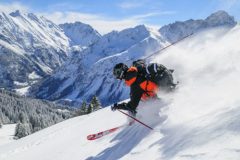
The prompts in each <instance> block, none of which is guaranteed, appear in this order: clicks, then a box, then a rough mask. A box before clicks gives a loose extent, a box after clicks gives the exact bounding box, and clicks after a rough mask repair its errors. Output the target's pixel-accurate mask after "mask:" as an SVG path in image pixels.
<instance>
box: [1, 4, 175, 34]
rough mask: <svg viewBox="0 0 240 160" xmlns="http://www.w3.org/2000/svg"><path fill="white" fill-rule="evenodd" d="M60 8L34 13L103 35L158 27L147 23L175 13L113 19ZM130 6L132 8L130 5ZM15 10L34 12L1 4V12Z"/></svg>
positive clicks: (25, 6)
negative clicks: (90, 28)
mask: <svg viewBox="0 0 240 160" xmlns="http://www.w3.org/2000/svg"><path fill="white" fill-rule="evenodd" d="M123 4H125V5H126V6H127V3H123ZM133 4H135V3H132V7H133ZM140 4H143V1H142V2H141V3H139V5H140ZM59 6H60V8H61V7H62V6H63V4H56V5H55V7H54V8H55V10H56V11H54V12H52V9H51V10H48V11H46V12H41V13H35V12H34V13H35V14H38V15H42V16H44V17H46V18H47V19H49V20H51V21H53V22H55V23H57V24H61V23H67V22H76V21H80V22H83V23H86V24H89V25H91V26H92V27H93V28H95V29H96V30H98V31H99V32H100V33H101V34H106V33H109V32H111V31H112V30H118V31H120V30H123V29H125V28H129V27H134V26H137V25H140V24H145V25H148V26H153V25H154V27H157V25H155V24H148V23H146V20H148V19H149V18H150V17H154V16H160V15H166V14H173V13H174V12H152V13H146V14H139V15H134V16H129V17H125V18H111V17H108V16H106V15H101V14H91V13H81V12H69V11H66V12H63V11H59V10H58V9H59ZM128 6H131V5H130V3H129V4H128ZM50 8H52V6H51V7H50ZM15 10H21V11H24V12H32V9H31V8H30V7H28V6H27V5H23V4H22V3H18V2H13V3H1V2H0V11H2V12H5V13H10V12H13V11H15ZM159 27H160V26H159Z"/></svg>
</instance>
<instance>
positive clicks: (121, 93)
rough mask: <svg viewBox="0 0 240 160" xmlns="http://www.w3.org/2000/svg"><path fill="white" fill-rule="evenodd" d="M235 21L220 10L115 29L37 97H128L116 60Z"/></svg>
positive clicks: (53, 78) (127, 59)
mask: <svg viewBox="0 0 240 160" xmlns="http://www.w3.org/2000/svg"><path fill="white" fill-rule="evenodd" d="M203 24H207V25H203ZM235 24H236V22H235V21H234V19H233V18H232V17H231V16H229V15H228V14H227V13H225V12H217V13H215V14H213V15H211V16H209V17H208V18H206V20H190V21H186V22H179V23H175V24H171V25H168V26H165V27H163V28H162V29H160V32H159V31H157V30H153V29H151V28H148V27H146V26H144V25H140V26H137V27H135V28H130V29H126V30H123V31H121V32H116V31H113V32H111V33H109V34H107V35H104V36H103V37H102V38H101V39H100V40H99V41H97V42H96V43H94V44H93V45H92V46H91V47H89V48H87V49H85V50H84V51H82V52H80V53H78V54H76V56H74V57H73V58H72V59H71V60H70V61H69V62H67V63H66V64H65V65H63V66H62V67H61V68H59V70H58V71H57V72H56V73H55V74H54V75H53V76H51V77H50V78H48V79H46V80H45V81H44V82H43V83H42V84H41V86H40V87H39V88H38V89H37V90H35V94H36V95H37V97H38V98H46V99H50V100H59V99H62V100H64V99H70V100H73V101H77V102H81V100H89V99H91V97H92V96H93V95H97V96H98V97H99V98H100V100H101V102H102V103H103V105H108V104H111V103H114V102H116V101H119V100H123V99H126V98H127V97H129V94H128V88H126V87H125V86H124V84H123V83H120V82H118V81H116V80H115V79H114V78H113V76H112V68H113V66H114V65H115V64H116V63H119V62H126V63H127V64H129V65H130V63H131V62H132V61H133V60H136V59H139V58H143V57H145V56H147V55H149V54H152V53H153V52H155V51H158V50H159V49H161V48H163V47H165V46H167V45H169V44H170V42H172V41H173V40H174V41H176V40H179V39H181V38H183V37H184V36H187V35H189V34H190V33H195V32H198V31H202V30H206V29H210V28H213V27H220V26H225V27H226V26H227V27H229V28H231V27H233V26H234V25H235ZM175 33H177V34H175ZM169 41H170V42H169Z"/></svg>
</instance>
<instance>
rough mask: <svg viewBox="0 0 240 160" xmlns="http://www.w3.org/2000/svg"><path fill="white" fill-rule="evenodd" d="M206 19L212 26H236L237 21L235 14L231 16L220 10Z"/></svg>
mask: <svg viewBox="0 0 240 160" xmlns="http://www.w3.org/2000/svg"><path fill="white" fill-rule="evenodd" d="M205 21H206V22H207V23H208V24H209V25H210V26H212V27H214V26H217V25H226V26H234V25H236V24H237V22H236V21H235V20H234V17H233V16H230V15H229V14H228V13H227V12H226V11H223V10H220V11H217V12H215V13H213V14H211V15H210V16H208V17H207V18H206V19H205Z"/></svg>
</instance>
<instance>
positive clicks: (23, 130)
mask: <svg viewBox="0 0 240 160" xmlns="http://www.w3.org/2000/svg"><path fill="white" fill-rule="evenodd" d="M29 134H31V127H30V125H29V124H28V123H18V124H17V126H16V129H15V136H16V137H18V138H22V137H25V136H27V135H29Z"/></svg>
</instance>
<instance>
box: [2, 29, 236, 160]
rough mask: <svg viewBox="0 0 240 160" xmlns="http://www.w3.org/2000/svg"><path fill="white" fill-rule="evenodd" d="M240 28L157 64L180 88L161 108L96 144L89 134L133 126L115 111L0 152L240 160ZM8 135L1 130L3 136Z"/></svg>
mask: <svg viewBox="0 0 240 160" xmlns="http://www.w3.org/2000/svg"><path fill="white" fill-rule="evenodd" d="M238 37H240V26H237V27H235V28H233V29H231V30H230V31H229V30H225V29H220V30H209V31H206V32H203V33H201V34H198V35H195V36H193V37H191V38H189V39H188V40H186V41H184V42H182V43H179V44H178V45H175V46H173V47H171V48H169V49H168V50H166V51H165V52H164V53H162V54H158V55H156V56H155V57H152V59H151V61H155V62H159V63H162V64H164V65H166V66H168V67H169V68H174V69H175V72H174V76H175V78H176V79H178V80H179V81H180V84H179V86H178V88H177V90H176V91H175V92H174V93H170V94H164V93H159V96H160V97H161V100H160V101H154V102H148V103H141V104H140V106H139V107H138V114H137V118H139V119H140V120H142V121H143V122H145V123H147V124H148V125H150V126H151V127H154V130H153V131H151V130H149V129H148V128H146V127H144V126H142V125H140V124H138V123H137V122H135V123H134V124H133V125H132V126H130V127H126V128H122V129H120V130H118V131H116V132H114V133H112V134H109V135H107V136H104V137H102V138H100V139H98V140H95V141H87V140H86V136H87V135H88V134H92V133H97V132H99V131H104V130H107V129H110V128H113V127H117V126H120V125H123V124H126V123H127V121H128V119H127V117H126V116H125V115H123V114H121V113H120V112H118V111H116V112H112V111H111V110H110V108H109V107H107V108H104V109H101V110H99V111H96V112H94V113H92V114H90V115H85V116H80V117H75V118H72V119H69V120H66V121H64V122H61V123H59V124H56V125H54V126H52V127H49V128H46V129H44V130H42V131H39V132H37V133H34V134H32V135H30V136H28V137H25V138H22V139H20V140H17V141H15V142H13V143H8V144H5V145H1V146H0V159H1V160H23V159H24V160H32V159H35V160H42V159H44V160H52V159H58V160H65V159H72V160H75V159H76V160H79V159H86V160H90V159H91V160H116V159H121V160H139V159H153V160H158V159H159V160H160V159H163V160H213V159H214V160H238V159H239V157H240V125H239V124H240V119H239V117H240V99H239V95H238V93H239V90H240V81H239V79H240V77H239V75H240V74H239V73H240V64H239V61H240V55H239V52H240V46H239V45H238V41H237V39H238ZM0 131H1V130H0Z"/></svg>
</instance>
